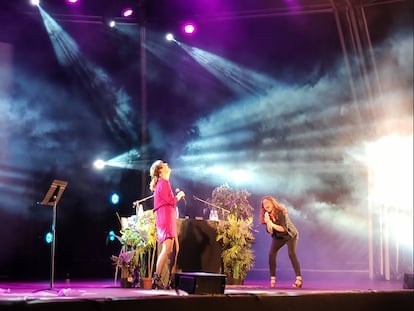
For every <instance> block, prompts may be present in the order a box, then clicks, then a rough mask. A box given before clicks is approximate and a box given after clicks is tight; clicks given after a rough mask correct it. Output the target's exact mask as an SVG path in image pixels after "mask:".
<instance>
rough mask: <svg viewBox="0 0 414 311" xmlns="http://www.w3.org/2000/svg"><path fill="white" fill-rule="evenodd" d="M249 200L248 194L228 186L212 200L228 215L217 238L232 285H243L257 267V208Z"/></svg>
mask: <svg viewBox="0 0 414 311" xmlns="http://www.w3.org/2000/svg"><path fill="white" fill-rule="evenodd" d="M249 197H250V193H249V192H248V191H246V190H237V189H232V188H231V187H229V186H228V185H227V184H224V185H221V186H219V187H217V188H215V189H214V190H213V192H212V198H211V199H210V200H209V201H210V202H211V203H212V204H213V205H215V206H218V207H220V208H221V209H223V210H227V211H228V213H227V217H226V219H224V220H221V221H219V222H218V225H217V237H216V239H217V241H220V242H221V245H222V253H221V255H222V260H223V272H224V274H225V275H226V279H227V283H228V284H242V283H243V281H244V279H245V278H246V276H247V272H248V271H249V270H250V269H251V268H252V267H253V265H254V253H253V250H252V247H253V243H254V240H255V236H254V234H253V232H254V230H253V207H252V206H251V205H250V203H249V200H248V198H249Z"/></svg>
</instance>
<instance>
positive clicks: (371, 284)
mask: <svg viewBox="0 0 414 311" xmlns="http://www.w3.org/2000/svg"><path fill="white" fill-rule="evenodd" d="M291 285H292V283H291V282H279V283H278V286H277V287H276V288H269V287H268V282H265V281H245V283H244V285H240V286H236V285H226V286H225V290H224V294H203V295H201V294H189V293H186V292H185V291H182V290H177V291H176V290H152V289H141V288H121V287H120V285H119V282H118V283H114V281H113V280H92V281H71V283H70V284H68V283H65V282H54V286H53V288H51V287H50V282H0V311H3V310H18V311H24V310H30V311H49V310H60V311H65V310H70V311H74V310H75V311H89V310H91V311H92V310H105V311H117V310H123V309H134V310H138V309H147V308H151V309H154V310H162V309H165V310H168V311H175V310H177V311H178V310H180V311H182V310H183V309H185V310H197V311H204V310H206V311H217V310H226V311H232V310H234V311H236V310H237V311H251V310H252V309H254V310H259V309H264V310H266V311H269V310H277V311H281V310H290V311H296V310H297V311H303V310H306V311H309V310H335V311H348V310H350V309H352V310H353V311H356V310H361V311H362V310H364V311H366V310H383V309H384V308H391V309H392V310H405V309H408V308H411V306H412V305H413V302H414V299H413V298H414V291H413V290H412V289H403V284H402V282H401V281H398V282H396V281H361V280H359V281H357V282H352V281H340V282H338V281H308V282H307V281H306V280H304V286H303V288H301V289H295V288H292V287H291Z"/></svg>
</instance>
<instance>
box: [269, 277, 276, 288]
mask: <svg viewBox="0 0 414 311" xmlns="http://www.w3.org/2000/svg"><path fill="white" fill-rule="evenodd" d="M275 287H276V278H275V277H273V276H272V277H271V278H270V288H275Z"/></svg>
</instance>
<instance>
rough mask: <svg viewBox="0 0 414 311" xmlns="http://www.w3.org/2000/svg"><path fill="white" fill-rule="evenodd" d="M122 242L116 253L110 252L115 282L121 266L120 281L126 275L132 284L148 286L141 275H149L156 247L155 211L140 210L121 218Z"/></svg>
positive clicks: (145, 276) (151, 270)
mask: <svg viewBox="0 0 414 311" xmlns="http://www.w3.org/2000/svg"><path fill="white" fill-rule="evenodd" d="M120 233H121V235H120V236H116V237H117V239H118V241H119V242H120V243H121V245H122V246H121V251H120V254H119V256H112V261H113V262H114V264H115V267H116V270H115V283H116V280H117V277H118V270H119V269H120V270H121V285H122V279H123V278H124V277H123V276H126V278H127V280H129V281H128V282H130V283H131V287H147V286H148V285H145V284H146V282H145V281H144V279H148V278H149V279H151V276H152V273H153V270H154V264H155V254H156V248H157V234H156V227H155V215H154V213H153V211H152V210H148V211H142V209H141V210H140V211H139V212H138V213H137V215H133V216H131V217H128V218H127V219H125V218H122V219H121V230H120Z"/></svg>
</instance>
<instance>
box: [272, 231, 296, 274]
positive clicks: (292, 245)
mask: <svg viewBox="0 0 414 311" xmlns="http://www.w3.org/2000/svg"><path fill="white" fill-rule="evenodd" d="M285 244H287V248H288V255H289V259H290V262H291V263H292V267H293V270H294V271H295V275H296V276H301V272H300V264H299V261H298V258H297V256H296V246H297V244H298V239H297V238H293V239H292V238H291V239H289V240H285V239H276V238H272V243H271V244H270V250H269V272H270V276H276V257H277V253H278V252H279V250H280V249H281V248H282V247H283V245H285Z"/></svg>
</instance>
